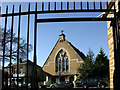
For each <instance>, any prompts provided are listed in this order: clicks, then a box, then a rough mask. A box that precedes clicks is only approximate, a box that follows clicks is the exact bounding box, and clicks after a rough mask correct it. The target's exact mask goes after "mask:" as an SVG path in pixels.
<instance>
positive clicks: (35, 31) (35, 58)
mask: <svg viewBox="0 0 120 90" xmlns="http://www.w3.org/2000/svg"><path fill="white" fill-rule="evenodd" d="M35 11H36V13H35V22H34V70H35V71H34V76H33V77H34V79H35V78H36V77H37V73H36V64H37V57H36V45H37V3H36V8H35ZM33 81H34V83H33V86H34V88H36V85H37V83H36V81H35V80H33Z"/></svg>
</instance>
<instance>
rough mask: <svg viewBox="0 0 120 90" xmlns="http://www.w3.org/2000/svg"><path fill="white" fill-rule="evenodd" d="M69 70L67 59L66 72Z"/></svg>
mask: <svg viewBox="0 0 120 90" xmlns="http://www.w3.org/2000/svg"><path fill="white" fill-rule="evenodd" d="M68 70H69V60H68V59H67V60H66V71H68Z"/></svg>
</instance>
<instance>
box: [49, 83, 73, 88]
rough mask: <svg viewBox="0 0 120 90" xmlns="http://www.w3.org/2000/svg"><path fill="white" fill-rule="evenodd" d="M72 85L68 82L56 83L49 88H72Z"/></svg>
mask: <svg viewBox="0 0 120 90" xmlns="http://www.w3.org/2000/svg"><path fill="white" fill-rule="evenodd" d="M72 87H73V84H72V83H70V82H58V83H54V84H51V85H50V88H72Z"/></svg>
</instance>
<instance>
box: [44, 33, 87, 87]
mask: <svg viewBox="0 0 120 90" xmlns="http://www.w3.org/2000/svg"><path fill="white" fill-rule="evenodd" d="M84 59H85V55H84V54H83V53H82V52H80V51H79V50H78V49H77V48H76V47H74V46H73V45H72V44H71V43H70V42H69V41H67V40H66V39H65V34H63V31H62V34H61V35H59V39H58V41H57V43H56V44H55V46H54V48H53V49H52V51H51V53H50V54H49V56H48V58H47V60H46V62H45V63H44V65H43V70H44V71H45V72H47V73H49V75H48V76H46V81H45V82H44V83H45V84H46V85H48V86H49V85H50V84H51V83H56V82H60V81H69V82H74V81H75V80H76V75H77V74H78V72H77V69H78V67H79V66H80V64H81V63H83V62H84Z"/></svg>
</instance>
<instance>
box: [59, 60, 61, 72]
mask: <svg viewBox="0 0 120 90" xmlns="http://www.w3.org/2000/svg"><path fill="white" fill-rule="evenodd" d="M59 71H61V60H60V61H59Z"/></svg>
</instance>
